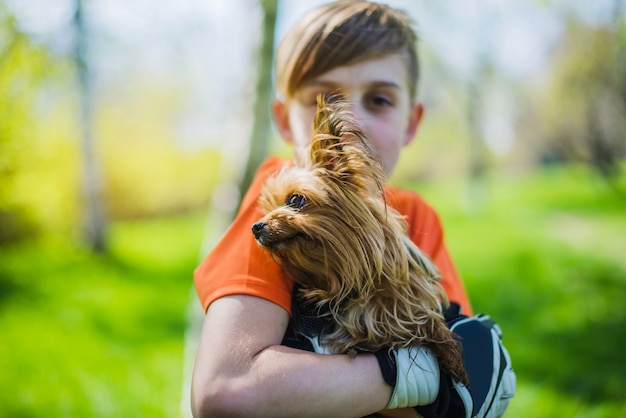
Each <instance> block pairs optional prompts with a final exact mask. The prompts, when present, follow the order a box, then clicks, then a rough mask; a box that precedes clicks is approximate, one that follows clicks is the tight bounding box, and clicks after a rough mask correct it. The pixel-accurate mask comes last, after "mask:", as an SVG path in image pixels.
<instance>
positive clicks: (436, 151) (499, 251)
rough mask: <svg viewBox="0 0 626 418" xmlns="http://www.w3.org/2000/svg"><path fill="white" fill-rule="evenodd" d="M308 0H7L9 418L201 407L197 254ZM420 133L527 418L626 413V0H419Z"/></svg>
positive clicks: (266, 134)
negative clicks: (191, 389)
mask: <svg viewBox="0 0 626 418" xmlns="http://www.w3.org/2000/svg"><path fill="white" fill-rule="evenodd" d="M320 3H324V2H323V1H305V2H303V1H297V0H278V1H277V0H231V1H229V2H221V1H217V0H177V1H173V0H163V1H159V2H153V1H149V0H0V416H6V417H40V416H59V417H61V416H62V417H65V416H68V417H75V416H93V417H109V416H116V417H119V416H124V417H135V416H150V417H175V416H186V415H187V413H188V412H187V409H188V408H187V404H188V400H187V399H186V398H187V391H188V387H187V384H188V382H189V378H190V377H189V369H190V364H191V362H193V355H194V351H195V340H194V337H195V335H196V330H195V327H196V326H197V324H198V317H199V315H198V312H199V310H200V307H199V303H198V301H197V298H196V296H195V293H194V291H193V288H192V275H193V269H194V268H195V266H196V265H197V264H198V263H199V260H200V259H201V258H202V257H203V256H204V255H205V254H206V252H207V251H209V250H210V248H211V245H212V243H213V242H215V240H216V239H217V238H219V236H220V235H221V233H222V232H223V231H224V229H225V227H226V225H227V223H228V220H229V219H230V217H231V216H232V211H233V210H234V208H236V206H237V203H238V199H239V196H240V190H242V189H244V188H245V185H246V182H247V181H248V180H247V179H248V178H249V175H250V172H251V171H252V170H253V169H254V168H255V167H256V165H257V164H258V163H259V161H260V160H261V159H262V158H263V156H264V155H266V154H267V153H279V154H282V155H289V149H288V148H287V147H285V146H284V145H283V144H282V143H281V140H280V139H279V138H278V137H277V135H276V132H275V131H274V129H273V127H272V125H271V122H270V120H269V106H268V104H269V100H270V95H271V92H272V90H271V89H272V83H271V63H272V51H273V47H274V45H275V44H276V42H277V41H278V40H279V39H281V37H282V36H283V34H284V33H285V31H286V30H288V28H289V27H290V26H291V25H292V24H293V23H294V21H295V20H297V19H298V18H299V17H301V16H302V14H303V13H305V12H306V11H307V10H308V9H310V8H312V7H314V6H316V5H318V4H320ZM389 3H390V4H392V5H394V6H398V7H401V8H403V9H405V10H407V11H409V12H410V14H411V15H412V16H413V17H414V19H415V20H416V27H417V31H418V33H419V36H420V45H419V53H420V56H421V58H422V77H421V81H420V84H419V95H420V100H421V101H422V102H423V103H424V105H425V108H426V115H425V118H424V122H423V125H422V126H421V128H420V130H419V133H418V138H417V140H416V141H414V142H413V143H412V144H411V145H410V146H409V147H408V148H407V150H406V152H405V153H404V155H403V157H402V159H401V161H400V164H399V167H398V168H397V170H396V172H395V173H394V175H393V177H392V179H391V181H392V182H393V183H395V184H399V185H402V186H404V187H409V188H412V189H414V190H417V191H419V192H420V193H422V194H423V195H424V196H425V197H426V198H427V199H428V200H429V201H431V203H433V204H434V206H435V207H437V209H438V210H439V211H440V214H441V216H442V219H443V222H444V225H445V228H446V232H447V241H448V246H449V248H450V250H451V252H452V254H453V258H454V259H455V261H456V263H457V267H458V269H459V270H460V272H461V275H462V276H463V277H464V280H465V282H466V286H467V288H468V291H469V294H470V297H471V299H472V301H473V304H474V308H475V310H476V311H477V312H485V313H488V314H490V315H492V316H493V317H494V318H495V319H496V320H497V321H498V322H499V323H500V324H501V326H502V328H503V331H504V339H505V342H506V345H507V347H508V348H509V351H510V353H511V355H512V358H513V362H514V367H515V369H516V371H517V376H518V391H517V395H516V397H515V398H514V399H513V401H512V404H511V406H510V408H509V412H508V414H507V416H511V417H521V416H528V415H531V416H535V417H554V416H563V417H616V416H625V415H626V389H625V387H624V382H626V362H625V361H624V354H623V347H624V346H625V345H626V310H625V308H624V301H625V300H626V175H625V174H624V170H625V169H626V164H625V161H626V158H625V157H626V1H624V0H596V1H593V2H590V1H587V2H585V1H577V0H576V1H567V0H526V1H522V0H514V1H507V2H506V4H505V2H503V1H497V0H475V1H473V2H453V1H450V0H444V1H438V2H434V1H430V2H428V1H425V0H405V1H392V2H389Z"/></svg>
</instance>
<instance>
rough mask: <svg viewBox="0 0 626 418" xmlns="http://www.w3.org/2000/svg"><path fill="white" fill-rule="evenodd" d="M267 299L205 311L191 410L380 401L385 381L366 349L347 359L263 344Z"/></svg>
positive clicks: (288, 408)
mask: <svg viewBox="0 0 626 418" xmlns="http://www.w3.org/2000/svg"><path fill="white" fill-rule="evenodd" d="M233 299H234V300H235V301H237V300H239V301H243V302H242V303H240V304H239V305H236V304H232V303H230V302H231V301H232V300H233ZM218 302H219V301H218ZM216 303H217V302H216ZM267 304H269V305H267ZM250 305H252V306H250ZM272 305H273V304H271V303H270V302H267V301H262V300H258V299H257V298H250V297H234V298H232V299H229V301H227V303H222V302H220V303H219V306H217V308H218V309H215V310H214V311H211V309H210V310H209V311H210V312H209V313H208V314H207V318H206V319H205V326H204V329H203V331H202V336H201V341H200V346H199V349H198V356H197V358H196V365H195V369H194V378H193V383H192V398H193V399H192V407H193V410H194V416H196V417H205V416H207V417H208V416H260V417H263V416H268V417H280V416H292V417H293V416H299V417H307V416H310V417H315V416H333V417H342V416H345V417H352V416H354V417H357V416H364V415H368V414H371V413H374V412H376V411H378V410H381V409H383V408H384V407H385V406H386V405H387V402H388V401H389V398H390V397H391V387H390V386H389V385H387V384H386V383H385V382H384V380H383V378H382V374H381V372H380V367H379V365H378V362H377V360H376V358H375V357H374V356H373V355H359V356H357V357H356V358H354V359H351V358H350V357H348V356H346V355H320V354H315V353H310V352H305V351H300V350H295V349H292V348H289V347H284V346H281V345H277V343H276V342H274V343H268V341H276V339H277V335H278V334H277V332H278V330H277V329H276V327H275V324H276V322H277V317H276V316H275V315H277V312H278V311H276V310H275V309H276V308H274V307H276V305H273V306H272ZM278 309H280V308H278ZM279 315H282V314H279ZM283 332H284V331H283ZM280 339H281V338H280V337H279V338H278V342H279V341H280Z"/></svg>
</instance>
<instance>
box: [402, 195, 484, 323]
mask: <svg viewBox="0 0 626 418" xmlns="http://www.w3.org/2000/svg"><path fill="white" fill-rule="evenodd" d="M395 192H396V193H397V194H398V195H397V197H396V198H395V199H394V200H393V201H395V202H396V204H397V207H396V209H397V210H399V211H400V213H402V214H403V215H405V216H407V223H408V234H409V236H410V238H411V240H412V241H413V242H414V243H415V245H417V246H418V247H419V248H420V249H421V250H422V251H424V252H425V253H426V254H427V255H428V256H429V257H430V258H431V259H432V260H433V262H434V263H435V265H436V266H437V267H438V268H439V270H440V271H441V285H442V286H443V288H444V290H445V291H446V294H447V295H448V299H449V300H450V301H451V302H456V303H458V304H459V305H460V306H461V309H462V312H463V314H465V315H471V314H472V312H473V310H472V306H471V303H470V300H469V297H468V295H467V291H466V290H465V286H464V284H463V282H462V280H461V277H460V276H459V274H458V272H457V270H456V268H455V266H454V263H453V262H452V258H451V257H450V254H449V252H448V249H447V248H446V246H445V243H444V232H443V227H442V224H441V220H440V218H439V215H438V214H437V212H436V211H435V210H434V209H433V208H432V207H431V206H430V205H429V204H428V203H426V201H424V200H423V199H422V198H421V197H420V196H419V195H417V194H415V193H413V192H406V191H399V190H397V189H396V191H395Z"/></svg>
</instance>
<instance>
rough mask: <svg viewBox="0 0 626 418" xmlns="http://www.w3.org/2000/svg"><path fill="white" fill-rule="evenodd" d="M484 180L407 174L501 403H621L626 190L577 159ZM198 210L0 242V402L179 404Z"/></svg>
mask: <svg viewBox="0 0 626 418" xmlns="http://www.w3.org/2000/svg"><path fill="white" fill-rule="evenodd" d="M485 184H486V185H485V186H484V187H483V188H479V187H468V186H467V185H466V184H465V183H462V182H454V181H451V182H449V183H443V184H438V185H437V187H435V186H434V185H414V186H415V187H416V188H418V189H420V190H421V191H422V192H423V194H424V195H425V196H426V197H427V198H428V199H429V200H430V201H431V202H432V203H433V204H434V205H435V206H436V207H437V208H438V209H439V210H440V213H441V215H442V218H443V220H444V224H445V226H446V231H447V241H448V246H449V248H450V251H451V252H452V254H453V257H454V259H455V261H456V263H457V266H458V268H459V270H460V271H461V273H462V275H463V276H464V279H465V282H466V285H467V288H468V290H469V292H470V295H471V298H472V301H473V304H474V307H475V310H476V311H478V312H485V313H489V314H490V315H492V316H493V317H494V318H495V319H496V320H497V321H498V322H499V323H500V324H501V326H502V328H503V331H504V338H505V342H506V345H507V347H508V348H509V351H510V353H511V355H512V358H513V362H514V366H515V369H516V370H517V377H518V390H517V395H516V397H515V398H514V399H513V401H512V404H511V406H510V408H509V412H508V413H507V415H506V416H507V417H526V416H533V417H546V418H547V417H554V416H559V417H615V416H626V406H625V405H626V389H624V381H626V362H624V355H623V347H624V346H625V345H626V310H624V308H623V301H624V300H626V257H624V256H625V255H626V201H625V200H624V197H623V196H622V197H621V196H620V195H619V194H616V193H615V192H614V191H613V190H611V189H610V188H608V187H606V186H605V184H604V183H602V182H600V181H597V180H595V179H594V177H593V176H591V175H590V174H589V173H587V172H586V171H585V170H584V169H581V168H576V167H573V168H568V169H566V170H565V169H561V168H559V169H550V170H544V171H541V172H537V173H535V174H533V175H532V176H525V177H520V178H502V177H500V178H497V179H491V180H489V181H487V182H486V183H485ZM204 222H205V219H204V217H203V216H182V217H176V218H168V219H160V220H148V221H134V222H124V223H115V224H114V225H113V227H112V229H111V235H110V244H111V251H110V254H109V255H106V256H96V255H93V254H90V253H89V252H87V251H85V250H83V249H81V248H80V247H78V246H77V245H76V244H74V243H73V242H74V241H73V240H72V239H71V237H60V236H47V237H44V238H43V239H41V240H38V241H36V242H27V243H23V244H20V245H15V246H13V247H3V248H2V249H0V332H1V333H2V334H1V335H2V336H1V337H0V417H43V416H54V417H57V416H58V417H87V416H88V417H113V416H115V417H144V416H145V417H177V416H180V406H179V405H180V394H181V386H182V379H183V377H182V374H183V372H182V367H183V366H182V365H183V335H184V332H185V327H186V322H185V310H186V305H187V302H188V300H189V291H190V287H191V278H192V270H193V268H194V267H195V265H196V262H197V254H198V252H199V247H200V243H201V240H202V227H203V224H204Z"/></svg>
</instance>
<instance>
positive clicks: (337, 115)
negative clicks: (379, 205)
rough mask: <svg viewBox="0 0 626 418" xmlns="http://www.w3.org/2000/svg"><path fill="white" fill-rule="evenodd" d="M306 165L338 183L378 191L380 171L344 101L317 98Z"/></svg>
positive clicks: (381, 175)
mask: <svg viewBox="0 0 626 418" xmlns="http://www.w3.org/2000/svg"><path fill="white" fill-rule="evenodd" d="M309 164H310V165H311V167H312V168H322V169H325V170H327V171H328V173H329V174H331V175H333V177H335V178H338V179H341V180H342V181H346V182H351V183H355V184H359V185H361V186H364V187H366V188H368V189H369V188H370V187H374V188H376V189H380V188H381V184H382V183H383V182H384V172H383V170H382V166H381V164H380V162H379V161H378V159H377V158H376V157H375V156H374V154H373V153H372V151H371V149H370V147H369V145H368V142H367V138H366V137H365V135H364V134H363V132H362V131H361V129H360V127H359V126H358V123H357V121H356V119H355V117H354V116H353V115H352V112H350V108H349V106H348V104H347V103H346V101H345V100H344V98H343V97H342V96H341V95H339V94H334V95H331V96H328V97H324V96H322V95H319V96H318V97H317V111H316V113H315V120H314V122H313V134H312V138H311V145H310V150H309Z"/></svg>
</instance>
